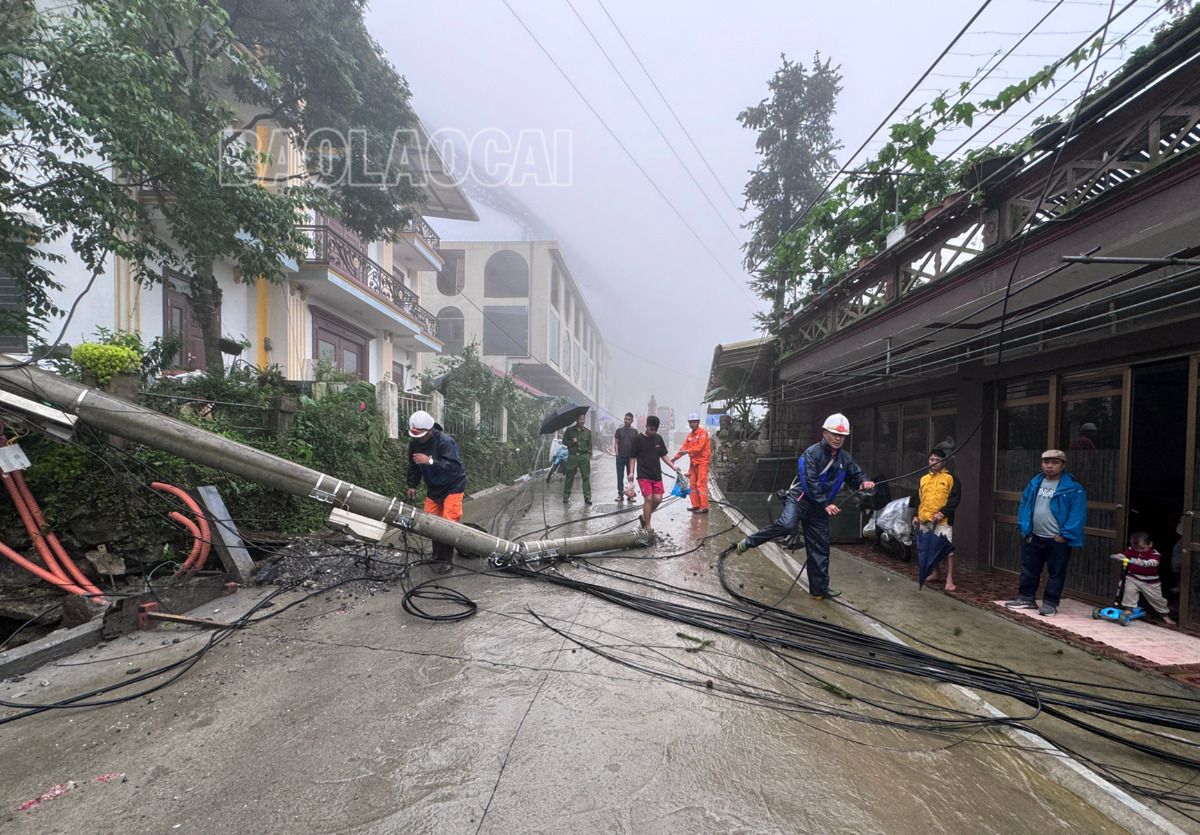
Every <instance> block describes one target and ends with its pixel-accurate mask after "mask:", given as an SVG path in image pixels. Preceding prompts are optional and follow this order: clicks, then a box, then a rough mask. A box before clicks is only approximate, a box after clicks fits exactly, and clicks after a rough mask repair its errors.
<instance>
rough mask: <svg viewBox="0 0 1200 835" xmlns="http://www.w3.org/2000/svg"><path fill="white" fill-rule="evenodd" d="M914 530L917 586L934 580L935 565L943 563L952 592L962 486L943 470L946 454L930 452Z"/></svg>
mask: <svg viewBox="0 0 1200 835" xmlns="http://www.w3.org/2000/svg"><path fill="white" fill-rule="evenodd" d="M915 498H916V504H917V509H916V512H915V513H914V514H913V520H912V523H913V527H914V528H916V529H917V560H918V566H919V570H920V577H919V585H921V586H924V585H925V583H926V581H928V580H930V579H933V578H934V575H936V574H937V572H938V563H939V562H940V561H941V560H942V559H943V558H944V559H945V561H946V585H945V589H946V591H954V590H955V589H956V588H957V586H955V585H954V530H953V526H954V510H955V508H957V507H958V503H959V501H960V500H961V499H962V485H961V484H960V483H959V481H958V479H956V478H955V477H954V476H953V475H951V473H950V471H949V470H947V469H946V451H945V450H944V449H942V448H941V447H934V448H933V449H931V450H930V451H929V472H927V473H926V474H925V475H923V476H921V484H920V486H919V487H918V489H917V495H916V496H915Z"/></svg>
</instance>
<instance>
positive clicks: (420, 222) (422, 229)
mask: <svg viewBox="0 0 1200 835" xmlns="http://www.w3.org/2000/svg"><path fill="white" fill-rule="evenodd" d="M404 229H405V231H408V232H416V233H417V234H418V235H420V236H421V237H422V238H424V239H425V241H426V242H427V243H428V244H429V245H430V246H432V247H433V248H434V249H441V248H442V239H441V237H439V236H438V233H437V232H434V231H433V227H432V226H430V225H429V223H428V222H427V221H426V220H425V218H423V217H421V216H420V215H413V219H412V220H410V221H409V222H408V225H407V226H405V227H404Z"/></svg>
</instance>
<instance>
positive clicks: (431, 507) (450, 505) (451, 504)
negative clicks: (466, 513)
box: [425, 493, 463, 522]
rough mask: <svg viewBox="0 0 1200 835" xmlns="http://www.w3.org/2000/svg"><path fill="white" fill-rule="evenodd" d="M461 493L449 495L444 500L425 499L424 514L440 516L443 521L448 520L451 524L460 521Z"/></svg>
mask: <svg viewBox="0 0 1200 835" xmlns="http://www.w3.org/2000/svg"><path fill="white" fill-rule="evenodd" d="M462 503H463V494H462V493H451V494H450V495H449V496H447V497H446V498H444V499H431V498H428V497H426V498H425V512H426V513H432V514H433V515H434V516H441V517H442V518H443V519H448V520H449V521H451V522H457V521H459V520H460V519H462Z"/></svg>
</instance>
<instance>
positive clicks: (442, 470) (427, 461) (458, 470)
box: [406, 411, 467, 574]
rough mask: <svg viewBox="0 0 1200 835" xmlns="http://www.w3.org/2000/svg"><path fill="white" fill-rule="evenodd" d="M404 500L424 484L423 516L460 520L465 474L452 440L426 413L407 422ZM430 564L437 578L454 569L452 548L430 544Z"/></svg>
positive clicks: (440, 544) (421, 413)
mask: <svg viewBox="0 0 1200 835" xmlns="http://www.w3.org/2000/svg"><path fill="white" fill-rule="evenodd" d="M408 436H409V438H411V440H410V441H409V442H408V473H407V479H406V481H407V484H408V497H409V498H410V499H411V498H412V497H413V496H414V495H415V494H416V488H417V485H419V484H420V483H421V482H422V481H424V482H425V512H426V513H432V514H433V515H434V516H440V517H442V518H443V519H448V520H449V521H451V522H457V521H459V520H460V519H462V506H463V492H464V491H465V490H466V489H467V470H466V468H465V467H464V466H463V463H462V458H461V457H460V456H459V454H458V444H457V443H456V442H455V440H454V438H452V437H450V436H449V435H447V434H446V433H445V432H444V431H442V427H441V426H439V425H438V424H436V423H434V421H433V415H431V414H429V412H425V411H420V412H413V413H412V417H410V418H409V419H408ZM433 562H434V567H435V569H436V571H437V572H438V573H439V574H445V573H446V572H448V571H450V570H451V569H452V568H453V567H454V546H453V545H446V544H444V543H441V542H435V543H433Z"/></svg>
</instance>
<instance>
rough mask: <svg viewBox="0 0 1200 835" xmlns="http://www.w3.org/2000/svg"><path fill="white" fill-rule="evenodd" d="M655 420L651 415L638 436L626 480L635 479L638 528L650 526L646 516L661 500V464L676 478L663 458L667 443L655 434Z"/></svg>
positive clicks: (656, 425) (665, 458) (648, 517)
mask: <svg viewBox="0 0 1200 835" xmlns="http://www.w3.org/2000/svg"><path fill="white" fill-rule="evenodd" d="M658 424H659V420H658V418H657V417H656V416H655V415H650V416H649V417H647V418H646V430H645V431H644V432H643V433H642V434H641V435H638V438H637V446H636V448H635V450H634V457H633V460H632V461H631V462H630V464H629V477H630V478H634V477H636V478H637V483H638V487H640V488H641V491H642V497H643V498H644V499H645V502H644V503H643V504H642V527H643V528H647V529H648V528H649V527H650V517H651V516H652V515H653V514H654V511H655V510H657V509H658V506H659V504H660V503H661V502H662V500H663V483H662V465H663V464H666V465H667V466H668V467H670V468H671V469H672V470H674V471H675V474H676V475H679V468H677V467H676V466H675V465H674V464H672V463H671V462H670V461H669V460H668V459H667V444H666V442H665V441H664V440H663V439H662V435H659V434H658Z"/></svg>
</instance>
